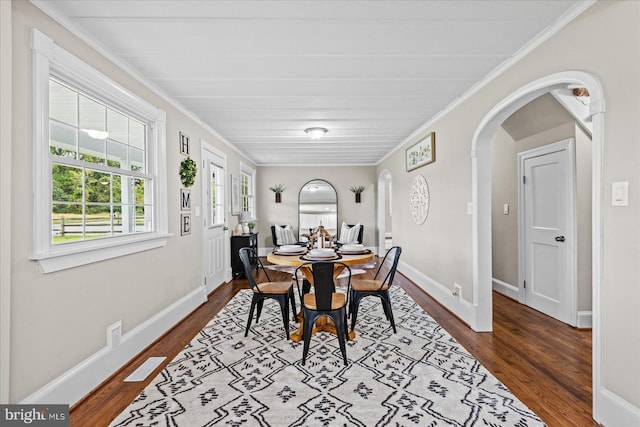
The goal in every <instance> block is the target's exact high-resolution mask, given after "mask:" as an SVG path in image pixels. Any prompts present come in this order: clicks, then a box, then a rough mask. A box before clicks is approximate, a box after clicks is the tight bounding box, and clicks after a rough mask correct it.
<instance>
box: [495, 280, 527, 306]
mask: <svg viewBox="0 0 640 427" xmlns="http://www.w3.org/2000/svg"><path fill="white" fill-rule="evenodd" d="M491 280H492V287H493V290H494V291H496V292H500V293H501V294H502V295H505V296H507V297H509V298H511V299H513V300H516V301H518V298H519V294H520V289H518V287H517V286H513V285H512V284H510V283H507V282H503V281H502V280H498V279H496V278H495V277H494V278H492V279H491Z"/></svg>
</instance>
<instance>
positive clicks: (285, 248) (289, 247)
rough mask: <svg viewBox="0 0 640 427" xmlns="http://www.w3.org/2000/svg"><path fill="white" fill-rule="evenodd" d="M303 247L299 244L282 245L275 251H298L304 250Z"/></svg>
mask: <svg viewBox="0 0 640 427" xmlns="http://www.w3.org/2000/svg"><path fill="white" fill-rule="evenodd" d="M304 250H305V248H304V247H302V246H300V245H282V246H280V247H279V248H278V249H277V251H278V252H280V253H286V252H300V251H304Z"/></svg>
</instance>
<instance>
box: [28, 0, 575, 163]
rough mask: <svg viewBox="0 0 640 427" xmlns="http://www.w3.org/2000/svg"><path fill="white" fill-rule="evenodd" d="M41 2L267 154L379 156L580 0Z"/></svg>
mask: <svg viewBox="0 0 640 427" xmlns="http://www.w3.org/2000/svg"><path fill="white" fill-rule="evenodd" d="M33 1H34V3H35V4H37V5H38V6H39V7H41V8H43V9H44V10H45V11H48V12H50V13H52V15H54V16H56V17H57V18H58V19H60V20H61V21H62V22H66V23H70V24H72V25H73V26H74V27H75V29H76V32H80V33H84V34H86V35H88V36H89V38H90V39H91V40H90V42H91V43H92V44H94V45H97V46H98V47H100V48H102V49H103V50H104V51H106V52H108V53H109V55H110V56H111V57H112V58H115V59H116V60H117V61H118V62H120V63H125V64H127V65H128V66H129V67H130V68H132V69H134V70H136V71H137V74H138V75H139V76H142V77H143V78H144V79H146V80H148V81H149V82H151V83H152V84H153V85H155V86H157V87H158V88H159V89H160V90H161V91H162V92H164V93H165V94H167V95H168V96H169V97H170V98H172V99H174V100H175V101H177V102H178V103H179V104H181V105H183V106H184V107H185V108H186V109H187V110H189V111H191V112H193V113H194V114H195V115H197V116H198V117H200V118H201V119H202V121H204V122H205V123H206V124H207V125H209V126H210V127H211V128H212V129H214V130H215V131H216V132H217V133H218V134H219V135H221V136H222V137H223V138H224V139H225V140H226V141H227V142H228V143H230V144H231V145H233V146H235V147H237V149H238V150H239V151H241V152H242V153H244V154H245V155H246V156H247V157H249V158H250V159H251V160H253V161H254V162H256V163H257V164H259V165H274V164H375V163H377V162H379V161H380V160H381V159H382V158H384V157H385V156H386V155H387V154H388V153H389V152H390V151H392V150H393V149H394V148H396V147H397V146H398V145H399V144H401V143H402V142H403V141H404V140H405V139H406V138H407V137H408V136H409V135H410V134H411V133H412V132H414V131H415V130H416V129H418V128H419V127H420V126H422V125H423V124H424V123H425V122H428V120H429V119H431V118H432V117H433V116H434V115H436V114H437V113H439V112H441V111H442V110H444V109H445V108H446V107H447V106H448V105H450V104H451V103H452V102H454V101H455V100H456V99H458V98H460V97H461V96H462V95H463V94H464V93H465V92H466V91H467V90H469V89H470V88H472V87H473V86H474V85H476V84H477V83H478V82H479V81H482V80H483V78H485V77H486V76H487V75H488V74H489V73H490V72H491V71H492V70H494V69H495V68H496V67H498V66H499V65H500V64H502V63H503V62H505V61H507V60H509V59H510V58H511V57H512V56H513V55H514V54H516V53H517V52H518V51H519V50H520V49H521V48H522V47H523V46H525V45H526V44H527V43H528V42H529V41H530V40H532V39H534V38H535V37H536V36H537V35H539V34H540V33H542V32H543V31H544V30H545V29H547V28H548V27H549V26H551V25H553V24H554V22H556V21H557V20H558V18H559V17H561V16H562V15H563V14H565V13H567V11H569V10H570V9H572V7H574V6H576V4H577V3H579V2H577V1H574V0H567V1H562V0H552V1H505V0H498V1H485V0H475V1H473V0H472V1H451V0H447V1H436V0H432V1H339V0H335V1H319V0H315V1H303V0H295V1H267V0H264V1H259V0H256V1H240V0H231V1H188V0H181V1H154V0H135V1H118V0H110V1H104V0H102V1H98V0H73V1H72V0H69V1H67V0H56V1H44V0H33ZM312 126H321V127H325V128H327V129H329V132H328V133H327V134H326V136H325V137H324V138H323V139H322V140H321V141H311V140H309V139H308V138H307V137H306V135H305V134H304V132H303V131H304V129H306V128H308V127H312Z"/></svg>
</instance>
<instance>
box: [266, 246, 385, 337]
mask: <svg viewBox="0 0 640 427" xmlns="http://www.w3.org/2000/svg"><path fill="white" fill-rule="evenodd" d="M373 257H374V255H373V252H371V251H366V252H365V253H358V254H340V257H339V258H336V259H327V260H323V259H313V260H311V259H305V257H304V256H301V255H300V254H297V255H283V254H278V253H274V252H269V253H268V254H267V261H268V262H270V263H271V264H276V265H284V266H289V267H298V266H299V265H301V264H304V263H305V262H313V261H329V262H342V263H344V264H347V265H348V266H352V265H357V264H363V263H366V262H369V261H371V260H372V259H373ZM336 267H337V268H335V269H334V272H333V279H334V280H336V279H337V277H338V276H339V275H340V273H341V272H342V271H343V270H344V267H340V265H339V264H338V265H337V266H336ZM300 271H301V272H302V274H303V275H304V277H305V279H307V280H308V281H309V283H310V284H311V285H312V286H313V274H312V272H311V269H309V268H301V269H300ZM298 318H299V319H300V320H301V322H300V327H299V328H298V330H297V331H295V332H294V333H292V334H291V336H290V337H291V341H293V342H300V341H302V330H303V328H302V312H300V313H298ZM321 331H325V332H330V333H332V334H334V335H335V334H336V328H335V326H334V325H333V322H332V321H331V320H330V319H328V318H327V317H326V316H323V317H321V318H319V319H318V320H316V323H315V326H314V328H313V331H312V334H315V333H316V332H321ZM355 337H356V334H355V332H354V331H349V339H350V340H352V339H354V338H355Z"/></svg>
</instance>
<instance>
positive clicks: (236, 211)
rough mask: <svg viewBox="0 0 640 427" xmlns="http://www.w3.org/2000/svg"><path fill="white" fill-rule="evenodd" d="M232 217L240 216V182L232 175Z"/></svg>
mask: <svg viewBox="0 0 640 427" xmlns="http://www.w3.org/2000/svg"><path fill="white" fill-rule="evenodd" d="M231 215H240V180H239V179H238V177H237V176H236V175H231Z"/></svg>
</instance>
